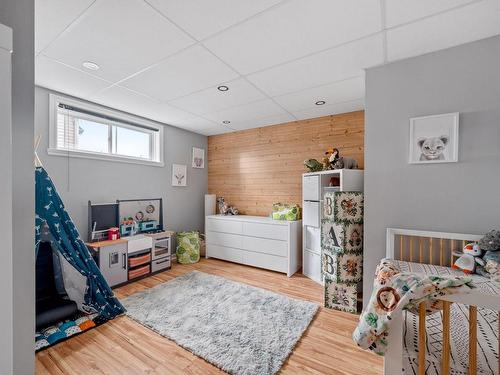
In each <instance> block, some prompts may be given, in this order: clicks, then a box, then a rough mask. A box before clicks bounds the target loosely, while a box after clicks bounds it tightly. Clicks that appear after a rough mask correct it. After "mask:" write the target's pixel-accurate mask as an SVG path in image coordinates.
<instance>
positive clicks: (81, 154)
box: [47, 94, 165, 167]
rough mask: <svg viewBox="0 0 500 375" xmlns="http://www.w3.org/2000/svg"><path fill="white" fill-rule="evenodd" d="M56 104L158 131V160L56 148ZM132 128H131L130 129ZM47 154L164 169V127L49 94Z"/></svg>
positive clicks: (122, 125) (94, 105) (123, 125)
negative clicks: (66, 105) (70, 106)
mask: <svg viewBox="0 0 500 375" xmlns="http://www.w3.org/2000/svg"><path fill="white" fill-rule="evenodd" d="M58 103H64V104H68V105H72V106H75V107H78V108H82V109H85V110H88V111H92V112H95V113H96V114H102V115H103V116H109V117H113V118H115V119H116V120H118V121H120V120H122V121H124V122H128V123H133V124H137V125H139V126H140V125H143V126H145V127H148V128H151V129H154V130H157V131H158V138H159V142H158V144H159V148H160V150H159V155H158V156H159V160H158V161H153V160H145V159H142V158H136V157H131V156H123V155H111V154H109V155H108V154H102V153H98V152H92V151H82V150H63V149H59V148H57V105H58ZM108 122H109V121H108ZM118 124H119V125H120V126H121V127H127V124H121V123H118ZM131 128H132V127H131ZM151 147H152V150H151V152H152V153H153V152H154V151H156V150H155V149H154V148H155V147H156V145H155V144H154V142H152V144H151ZM47 153H48V154H49V155H54V156H65V157H68V156H69V157H75V158H84V159H96V160H104V161H112V162H121V163H131V164H143V165H150V166H156V167H164V166H165V162H164V158H163V157H164V127H163V126H162V125H159V124H156V123H154V122H152V121H147V120H144V119H141V118H138V117H135V116H130V115H127V114H124V113H122V112H119V111H115V110H111V109H107V108H103V107H101V106H99V105H96V104H91V103H87V102H83V101H80V100H77V99H73V98H68V97H65V96H61V95H55V94H49V148H48V149H47Z"/></svg>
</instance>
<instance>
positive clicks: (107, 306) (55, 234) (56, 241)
mask: <svg viewBox="0 0 500 375" xmlns="http://www.w3.org/2000/svg"><path fill="white" fill-rule="evenodd" d="M35 202H36V203H35V213H36V215H35V254H37V253H38V247H39V245H40V242H41V236H42V229H43V228H44V227H45V228H46V229H48V232H49V234H50V239H51V245H52V248H53V249H54V250H57V252H58V253H59V255H60V256H62V257H63V258H64V259H65V260H66V261H67V263H68V264H69V265H70V266H71V268H73V269H74V271H73V279H75V280H74V282H72V283H73V284H78V283H80V284H82V283H86V285H82V287H81V288H78V287H77V288H73V290H76V291H77V293H78V291H80V292H81V294H83V295H81V296H79V297H78V298H77V299H80V300H81V304H80V306H79V307H80V308H81V309H82V310H84V311H85V312H88V313H98V314H99V315H100V316H101V317H102V318H104V319H112V318H114V317H115V316H117V315H119V314H121V313H123V312H124V311H125V309H124V307H123V306H122V304H121V303H120V302H119V301H118V299H117V298H116V297H115V295H114V294H113V291H112V290H111V288H110V287H109V285H108V284H107V282H106V280H105V279H104V277H103V276H102V274H101V271H100V270H99V268H98V267H97V265H96V263H95V261H94V259H93V258H92V256H91V255H90V252H89V250H88V249H87V246H86V245H85V243H84V242H83V241H82V239H81V238H80V234H79V233H78V230H77V229H76V227H75V225H74V224H73V221H72V220H71V218H70V217H69V215H68V213H67V212H66V210H65V208H64V204H63V202H62V200H61V197H60V196H59V194H58V193H57V190H56V188H55V186H54V184H53V183H52V180H51V179H50V177H49V175H48V174H47V172H46V171H45V169H43V167H37V168H36V169H35ZM75 271H76V272H75ZM74 293H75V292H74Z"/></svg>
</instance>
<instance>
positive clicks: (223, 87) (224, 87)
mask: <svg viewBox="0 0 500 375" xmlns="http://www.w3.org/2000/svg"><path fill="white" fill-rule="evenodd" d="M217 90H219V91H227V90H229V87H227V86H224V85H222V86H219V87H217Z"/></svg>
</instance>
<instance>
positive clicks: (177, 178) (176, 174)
mask: <svg viewBox="0 0 500 375" xmlns="http://www.w3.org/2000/svg"><path fill="white" fill-rule="evenodd" d="M172 186H187V167H186V166H185V165H182V164H172Z"/></svg>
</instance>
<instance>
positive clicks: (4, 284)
mask: <svg viewBox="0 0 500 375" xmlns="http://www.w3.org/2000/svg"><path fill="white" fill-rule="evenodd" d="M0 26H1V28H2V30H0V33H2V34H1V35H2V36H3V35H4V34H3V33H4V29H5V26H3V25H0ZM10 48H11V46H10V43H9V45H8V44H3V43H1V42H0V132H1V134H2V136H1V137H0V176H2V178H1V179H0V212H2V213H3V216H4V217H8V218H12V119H11V112H12V102H11V86H12V75H11V58H12V56H11V51H10ZM0 238H1V239H2V251H0V264H2V272H1V273H0V294H1V295H2V298H3V299H4V301H9V303H8V306H7V307H6V308H3V309H1V310H0V321H2V322H3V323H4V325H3V327H2V332H1V333H0V348H2V350H0V373H1V374H10V373H12V366H13V363H12V361H13V357H12V353H13V350H12V340H13V331H12V323H13V311H12V298H13V282H12V279H13V274H12V220H4V222H3V223H2V225H0Z"/></svg>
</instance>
